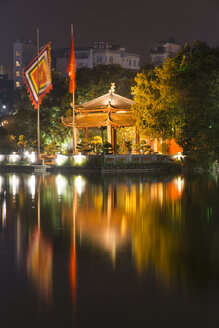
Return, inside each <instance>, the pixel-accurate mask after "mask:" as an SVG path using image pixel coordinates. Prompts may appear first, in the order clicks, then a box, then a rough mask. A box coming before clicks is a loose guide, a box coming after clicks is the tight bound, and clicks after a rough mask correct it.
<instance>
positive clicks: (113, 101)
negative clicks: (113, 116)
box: [75, 93, 135, 112]
mask: <svg viewBox="0 0 219 328" xmlns="http://www.w3.org/2000/svg"><path fill="white" fill-rule="evenodd" d="M134 103H135V102H134V101H133V100H130V99H128V98H125V97H122V96H120V95H117V94H116V93H107V94H105V95H103V96H101V97H98V98H96V99H93V100H91V101H88V102H86V103H83V104H81V105H77V106H75V109H76V111H77V112H80V109H81V110H84V109H87V110H92V109H93V110H97V109H100V110H101V109H105V108H108V107H109V106H110V107H111V108H116V109H126V110H130V109H131V106H132V105H134Z"/></svg>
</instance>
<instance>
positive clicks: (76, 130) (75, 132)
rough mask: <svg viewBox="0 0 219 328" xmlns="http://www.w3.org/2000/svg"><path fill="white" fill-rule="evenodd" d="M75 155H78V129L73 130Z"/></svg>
mask: <svg viewBox="0 0 219 328" xmlns="http://www.w3.org/2000/svg"><path fill="white" fill-rule="evenodd" d="M74 141H75V154H78V149H77V145H78V128H74Z"/></svg>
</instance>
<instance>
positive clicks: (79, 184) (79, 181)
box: [74, 175, 85, 195]
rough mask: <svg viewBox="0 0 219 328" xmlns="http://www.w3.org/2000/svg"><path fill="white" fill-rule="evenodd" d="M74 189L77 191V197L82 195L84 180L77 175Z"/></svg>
mask: <svg viewBox="0 0 219 328" xmlns="http://www.w3.org/2000/svg"><path fill="white" fill-rule="evenodd" d="M74 184H75V187H76V190H77V193H78V194H79V195H81V194H82V192H84V190H85V180H84V179H83V178H82V177H81V176H80V175H79V176H78V177H77V178H76V179H75V183H74Z"/></svg>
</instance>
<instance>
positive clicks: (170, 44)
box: [150, 38, 182, 66]
mask: <svg viewBox="0 0 219 328" xmlns="http://www.w3.org/2000/svg"><path fill="white" fill-rule="evenodd" d="M181 48H182V45H181V44H179V43H177V42H176V41H175V40H174V38H170V39H169V40H168V41H167V42H157V43H153V44H152V45H151V47H150V63H151V64H153V65H154V66H159V65H161V64H163V63H164V62H165V60H166V59H167V58H168V57H169V58H173V57H175V55H176V54H177V53H178V52H179V50H180V49H181Z"/></svg>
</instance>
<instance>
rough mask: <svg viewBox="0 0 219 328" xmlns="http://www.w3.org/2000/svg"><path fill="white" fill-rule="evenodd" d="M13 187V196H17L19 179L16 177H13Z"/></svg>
mask: <svg viewBox="0 0 219 328" xmlns="http://www.w3.org/2000/svg"><path fill="white" fill-rule="evenodd" d="M11 186H12V194H13V196H15V195H16V194H17V192H18V186H19V178H18V177H17V176H16V175H13V176H12V180H11Z"/></svg>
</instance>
